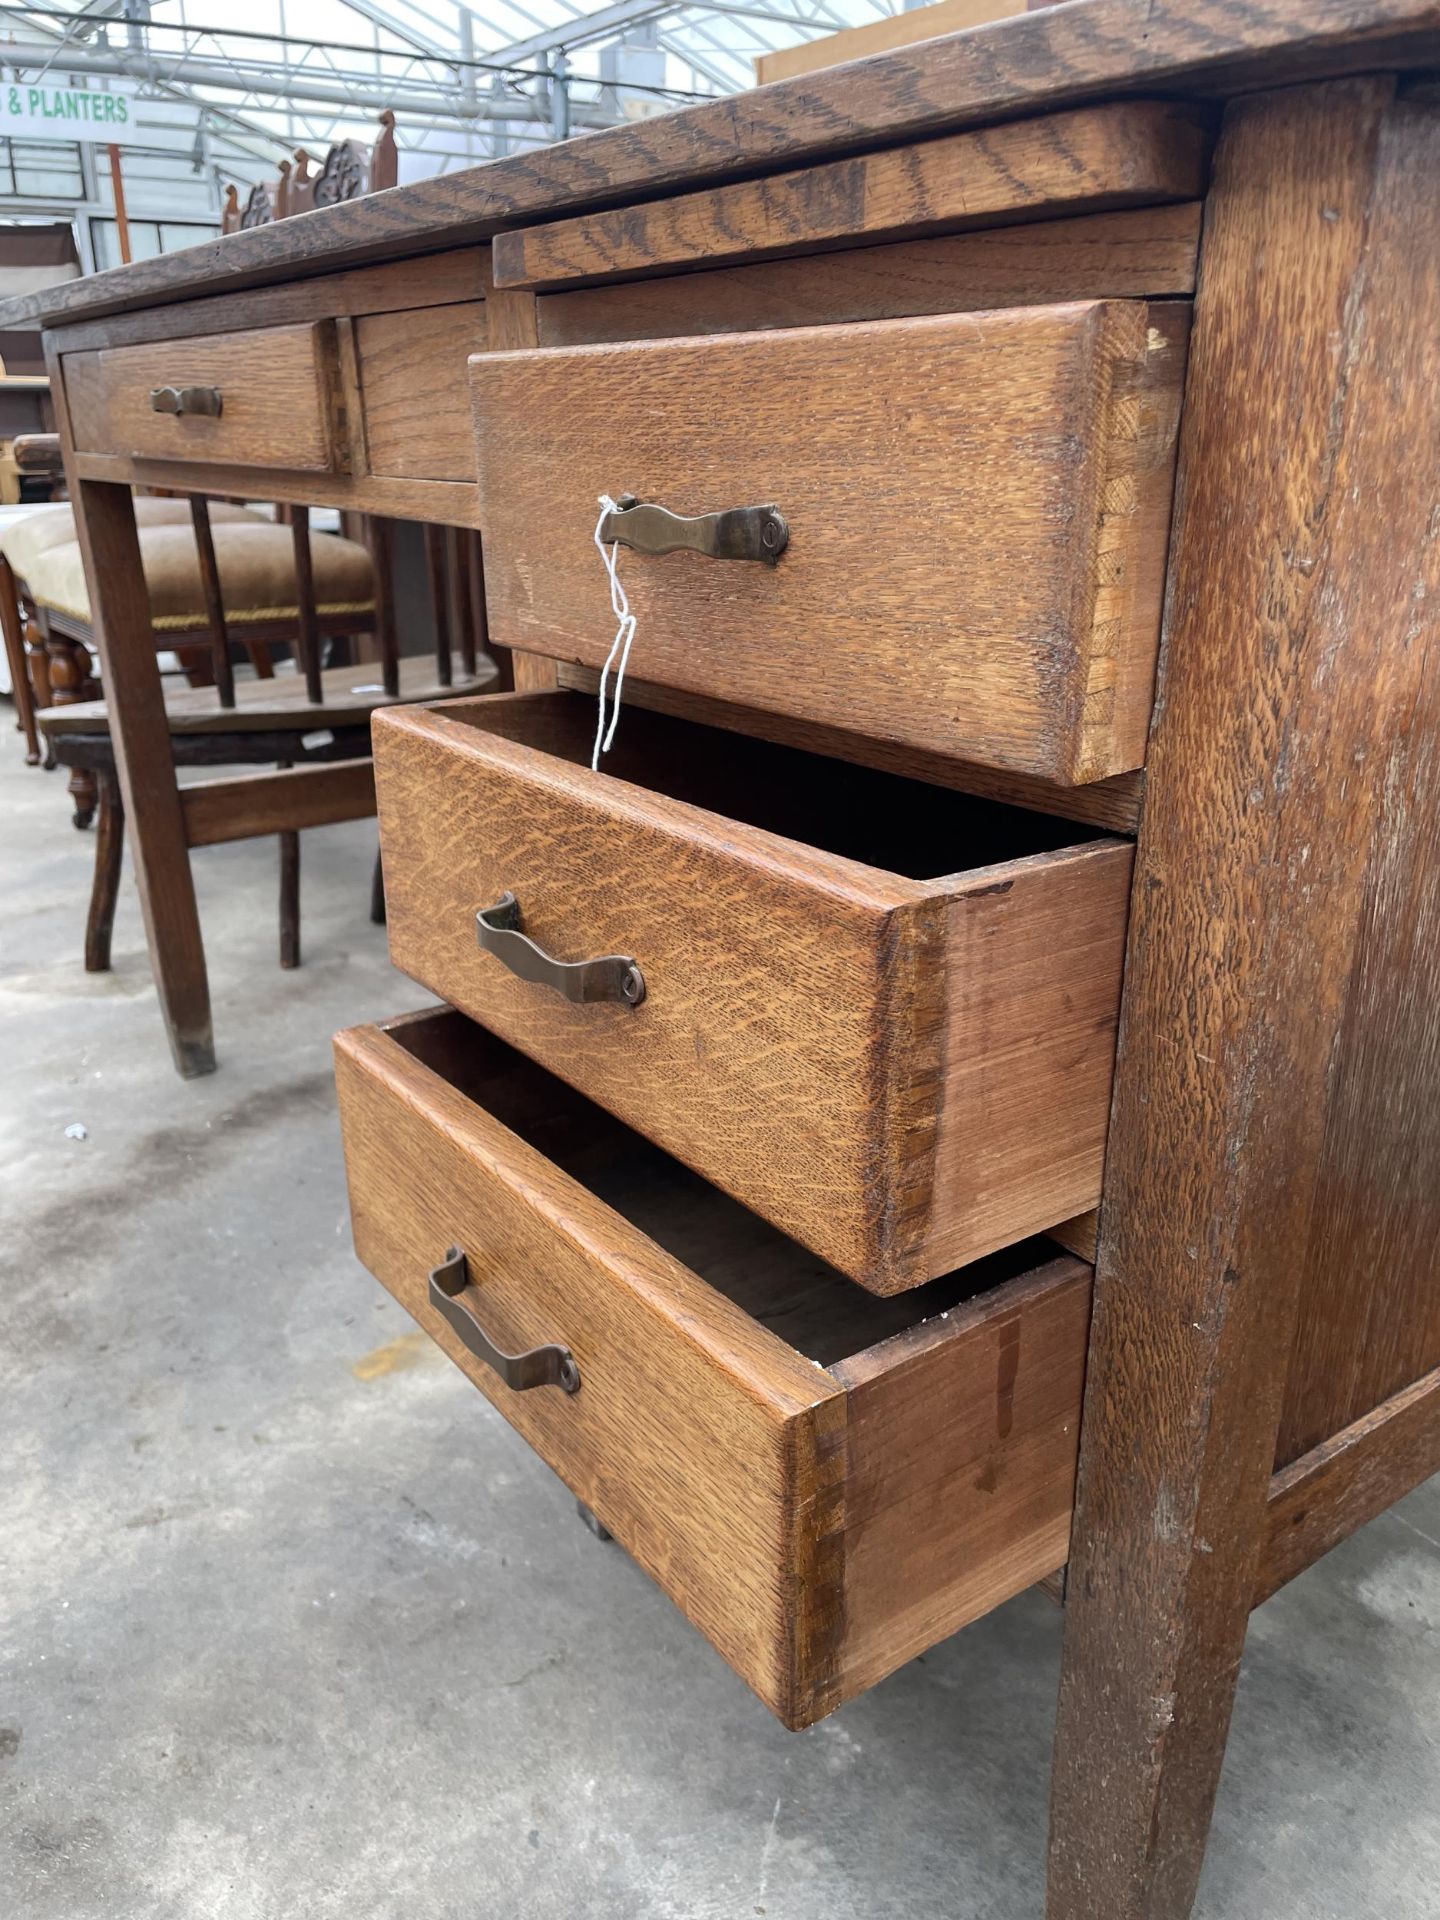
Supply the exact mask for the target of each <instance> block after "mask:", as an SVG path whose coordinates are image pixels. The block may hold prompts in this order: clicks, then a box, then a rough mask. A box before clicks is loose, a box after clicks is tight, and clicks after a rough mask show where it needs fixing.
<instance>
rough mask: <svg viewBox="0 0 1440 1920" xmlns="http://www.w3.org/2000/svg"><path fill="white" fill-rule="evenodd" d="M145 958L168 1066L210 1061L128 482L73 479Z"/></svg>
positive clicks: (195, 1070)
mask: <svg viewBox="0 0 1440 1920" xmlns="http://www.w3.org/2000/svg"><path fill="white" fill-rule="evenodd" d="M71 497H72V498H73V499H74V501H75V505H76V518H77V521H78V523H79V529H80V542H81V547H82V550H83V552H84V555H85V572H86V576H87V578H88V580H89V583H90V600H91V610H92V613H93V615H94V626H95V635H96V641H97V644H98V646H99V649H100V663H101V670H102V675H103V682H104V689H105V700H106V704H107V705H108V707H109V711H110V733H111V738H112V740H113V741H114V746H115V762H116V768H117V770H118V772H119V776H120V789H121V792H122V794H123V796H124V804H125V817H126V822H127V824H128V826H129V829H130V848H131V857H132V859H133V860H134V863H135V877H136V879H137V881H138V882H139V886H140V904H141V907H142V909H143V910H144V914H145V933H146V938H147V939H148V941H149V943H150V964H151V966H152V967H153V968H154V971H155V984H156V987H157V988H158V990H159V994H160V1011H161V1014H162V1015H163V1017H164V1021H165V1030H166V1032H167V1034H168V1035H169V1037H170V1049H171V1052H172V1053H173V1054H174V1056H175V1065H176V1067H177V1068H178V1069H179V1071H180V1072H181V1073H182V1074H184V1076H185V1077H186V1079H192V1078H194V1077H195V1076H196V1075H198V1074H202V1073H213V1072H214V1070H215V1043H214V1039H213V1037H212V1033H211V1027H210V989H209V985H208V983H207V981H206V978H205V949H204V946H203V945H202V943H201V939H200V917H199V914H198V913H197V912H196V908H195V885H194V881H193V880H192V878H191V874H190V854H189V849H188V847H187V845H186V841H185V825H184V820H183V818H182V815H181V812H180V790H179V787H178V786H177V784H176V780H175V763H174V759H173V757H172V755H171V751H170V729H169V727H168V725H167V724H166V719H165V700H164V695H163V693H162V692H161V687H160V665H159V660H158V657H157V655H156V652H155V634H154V630H153V629H152V627H151V625H150V601H149V596H148V595H147V593H146V590H145V575H144V572H143V571H142V569H141V564H140V543H139V541H138V539H137V538H136V533H135V508H134V504H133V502H132V500H131V495H130V489H129V487H126V486H118V485H115V484H114V483H112V482H110V481H98V480H81V481H79V482H77V483H73V484H72V486H71Z"/></svg>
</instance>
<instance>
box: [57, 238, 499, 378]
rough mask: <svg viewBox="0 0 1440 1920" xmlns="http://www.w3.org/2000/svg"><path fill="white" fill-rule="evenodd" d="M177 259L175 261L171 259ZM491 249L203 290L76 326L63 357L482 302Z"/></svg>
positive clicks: (465, 249)
mask: <svg viewBox="0 0 1440 1920" xmlns="http://www.w3.org/2000/svg"><path fill="white" fill-rule="evenodd" d="M171 257H172V258H173V257H174V256H173V255H172V256H171ZM489 267H490V249H489V247H488V246H484V247H459V248H456V249H455V250H454V251H453V252H450V253H431V254H426V255H425V256H424V257H423V258H422V259H418V260H405V259H397V260H389V261H380V262H378V263H377V264H376V265H374V266H368V267H356V268H355V269H353V270H352V271H351V272H348V273H326V274H322V275H321V276H319V277H318V278H316V279H308V280H307V279H294V280H290V281H288V282H287V283H286V284H285V285H284V286H278V287H265V288H259V289H252V290H251V291H248V292H245V291H241V290H238V289H237V290H233V291H232V290H231V289H230V288H229V286H228V285H226V284H224V283H222V285H221V290H220V291H216V292H207V293H204V294H202V295H200V296H199V297H198V298H196V299H193V300H181V301H175V302H172V303H171V304H169V305H166V306H147V307H143V308H140V309H139V310H137V311H135V312H133V313H124V314H111V315H109V316H108V317H107V318H106V319H105V320H104V321H97V320H81V321H77V322H75V323H74V324H73V325H70V326H67V327H66V329H65V351H66V353H76V352H80V351H82V350H85V349H89V348H100V347H124V346H135V345H141V344H144V343H146V342H150V341H160V340H182V339H187V338H188V339H198V338H201V337H203V336H206V335H210V334H225V333H241V332H247V331H249V330H251V329H254V328H257V327H282V326H296V325H299V324H301V323H303V322H315V321H320V320H338V319H356V318H358V317H360V316H361V315H364V314H374V313H397V312H402V311H411V312H413V311H415V310H416V309H417V308H422V307H423V308H434V307H444V306H454V305H460V304H464V303H467V302H470V301H474V300H483V299H484V298H485V290H486V285H487V282H488V278H489Z"/></svg>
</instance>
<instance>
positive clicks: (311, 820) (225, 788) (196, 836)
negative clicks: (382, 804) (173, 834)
mask: <svg viewBox="0 0 1440 1920" xmlns="http://www.w3.org/2000/svg"><path fill="white" fill-rule="evenodd" d="M180 810H181V812H182V813H183V815H184V816H185V838H186V841H187V843H188V844H189V845H190V846H192V847H213V846H218V845H220V844H221V843H223V842H225V841H229V840H249V839H253V838H255V837H256V836H258V835H261V834H269V833H280V832H283V831H293V830H296V829H298V828H301V827H328V826H331V825H333V824H334V823H335V822H336V821H338V820H365V819H368V818H369V817H370V816H371V815H372V814H373V813H374V811H375V774H374V769H373V768H372V767H371V764H370V762H369V761H368V760H345V761H341V762H340V763H338V764H337V765H335V766H318V767H289V768H286V769H285V770H284V771H280V772H275V773H250V774H247V775H246V776H245V777H244V779H235V780H207V781H205V782H204V783H203V784H202V785H199V786H193V787H184V788H182V789H181V793H180Z"/></svg>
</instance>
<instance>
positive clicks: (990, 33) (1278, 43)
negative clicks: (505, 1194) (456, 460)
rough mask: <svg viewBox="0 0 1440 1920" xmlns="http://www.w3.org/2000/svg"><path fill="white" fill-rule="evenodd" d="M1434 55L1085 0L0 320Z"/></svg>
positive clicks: (1310, 2)
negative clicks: (999, 126) (1132, 100)
mask: <svg viewBox="0 0 1440 1920" xmlns="http://www.w3.org/2000/svg"><path fill="white" fill-rule="evenodd" d="M1427 64H1440V0H1071V3H1070V4H1068V5H1062V6H1056V7H1050V8H1046V9H1044V10H1043V11H1041V12H1038V13H1024V14H1017V15H1016V16H1014V17H1013V18H1011V19H1008V20H1001V21H996V22H994V23H992V24H990V25H987V26H982V27H974V28H971V29H969V30H967V31H966V32H963V33H955V34H948V35H945V36H944V37H942V38H940V39H936V40H928V41H923V42H921V43H920V44H919V45H918V46H912V47H903V48H900V49H897V50H896V51H895V52H892V53H885V54H878V55H876V56H874V57H873V58H871V59H868V60H858V61H854V62H852V63H850V64H848V65H846V66H841V67H834V68H830V69H828V70H826V71H824V72H821V73H817V74H806V75H804V76H801V77H799V78H796V79H794V80H785V81H780V82H778V83H776V84H775V85H773V86H769V87H762V88H758V89H756V90H754V91H750V92H746V93H740V94H735V95H733V96H731V97H729V98H726V99H723V100H716V101H713V102H707V103H706V104H704V105H702V106H698V107H692V108H689V109H687V110H686V111H684V112H681V113H676V114H671V115H667V116H666V117H665V118H663V119H659V120H653V121H646V122H644V123H641V124H637V125H632V126H625V127H615V128H611V129H608V130H607V131H605V132H603V133H597V134H592V135H588V136H586V137H583V138H580V139H574V140H567V141H564V142H562V143H561V144H559V145H557V146H553V147H546V148H544V149H542V150H541V151H540V152H538V153H530V154H519V155H514V156H512V157H509V158H506V159H503V160H495V161H491V162H489V163H488V164H486V165H484V166H480V167H474V168H471V169H468V170H466V171H465V172H462V173H449V174H442V175H440V176H438V177H437V178H435V179H431V180H422V181H417V182H416V183H414V184H413V185H411V186H404V187H395V188H392V189H391V190H390V191H389V192H387V193H381V194H374V195H371V196H370V197H369V198H367V199H363V200H354V201H350V202H348V203H346V204H345V205H342V206H337V207H327V208H324V209H322V210H319V211H317V212H314V213H307V214H301V215H298V216H297V217H295V218H294V219H290V220H282V221H277V222H276V223H275V224H274V225H272V226H266V227H254V228H251V229H249V230H247V231H242V232H240V233H232V234H229V235H226V236H224V237H223V238H220V239H216V240H212V241H208V242H206V243H205V244H204V245H202V246H197V247H189V248H187V249H186V250H185V251H184V252H182V253H174V254H166V255H163V256H161V257H160V258H158V259H153V260H142V261H137V262H135V263H134V264H133V265H132V266H128V267H116V268H113V269H112V270H111V271H109V272H107V273H100V274H93V275H91V276H90V277H89V278H87V279H83V280H70V281H65V282H62V283H61V284H60V285H58V286H54V287H47V288H43V289H41V290H38V291H36V292H34V293H31V294H27V295H25V296H23V297H22V298H20V299H17V300H11V301H6V302H3V303H0V328H10V327H19V326H33V325H35V324H37V323H38V322H43V323H45V324H46V325H51V326H56V325H63V324H65V323H66V322H68V321H72V320H82V319H84V320H88V319H95V318H98V317H99V316H100V315H102V314H111V313H120V312H126V311H134V310H136V309H138V308H143V307H150V306H160V305H164V304H166V303H168V302H170V301H174V300H183V299H189V298H192V297H194V296H195V295H197V294H203V293H217V292H233V291H239V290H240V289H242V288H246V287H256V286H263V285H266V284H267V283H271V282H275V281H281V280H296V279H303V278H305V277H307V276H309V275H313V274H320V273H326V272H330V271H333V270H334V269H336V268H340V267H350V266H357V265H362V264H364V263H365V262H368V261H375V260H396V259H403V258H405V257H407V256H412V255H417V254H425V253H433V252H437V251H440V250H442V249H445V248H451V247H460V246H466V245H470V244H473V243H474V242H476V241H479V240H485V239H488V238H489V237H490V235H492V234H494V233H496V232H498V231H499V230H500V229H502V228H504V227H507V226H514V225H520V224H524V223H525V222H527V221H529V220H534V219H538V218H541V217H547V218H548V217H552V216H553V215H555V214H556V213H559V212H563V211H567V210H574V209H577V208H581V207H598V206H603V205H615V204H617V203H621V202H624V201H626V200H633V199H635V198H638V197H652V196H654V195H655V194H656V193H662V192H669V191H673V190H675V189H676V188H679V187H682V186H691V185H694V184H696V183H699V182H706V183H712V184H713V183H715V182H717V181H720V180H725V179H733V178H737V177H740V176H743V175H746V174H754V173H759V172H762V171H768V170H771V169H775V168H781V167H786V166H794V165H798V164H800V163H802V162H806V161H810V160H813V159H815V158H816V157H817V156H820V155H834V154H839V153H844V152H854V151H860V150H862V149H864V148H867V147H878V146H884V145H887V144H891V143H897V142H902V141H906V140H914V139H916V138H923V137H925V136H928V135H931V134H938V133H942V132H949V131H953V130H955V129H957V128H960V127H964V126H972V125H980V124H982V123H984V122H986V121H992V120H1004V119H1014V118H1018V117H1021V116H1024V115H1026V114H1030V113H1035V112H1038V111H1041V110H1046V109H1050V108H1054V107H1057V106H1061V105H1073V104H1076V103H1078V102H1082V101H1090V100H1096V99H1101V98H1113V97H1115V96H1116V95H1118V94H1124V93H1127V92H1136V91H1140V90H1144V91H1147V92H1149V93H1152V94H1153V93H1163V92H1174V93H1177V94H1182V95H1191V96H1209V97H1224V96H1227V95H1230V94H1234V93H1240V92H1245V91H1248V90H1250V89H1252V88H1256V87H1261V86H1265V85H1269V84H1275V83H1289V82H1293V81H1300V80H1305V79H1314V78H1317V77H1319V76H1322V75H1333V74H1342V73H1355V72H1364V71H1374V70H1377V69H1381V68H1390V69H1397V68H1410V69H1413V68H1416V67H1424V66H1426V65H1427Z"/></svg>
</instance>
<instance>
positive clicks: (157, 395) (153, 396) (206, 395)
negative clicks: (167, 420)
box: [150, 387, 225, 420]
mask: <svg viewBox="0 0 1440 1920" xmlns="http://www.w3.org/2000/svg"><path fill="white" fill-rule="evenodd" d="M224 404H225V403H224V399H223V397H222V395H221V392H220V389H219V387H152V388H151V389H150V410H151V412H152V413H197V414H203V415H205V416H206V417H207V418H209V419H211V420H218V419H219V418H220V409H221V407H222V406H223V405H224Z"/></svg>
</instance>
